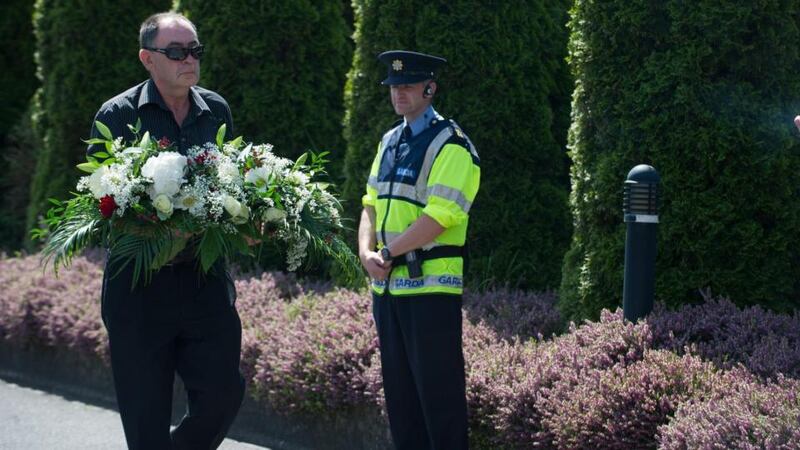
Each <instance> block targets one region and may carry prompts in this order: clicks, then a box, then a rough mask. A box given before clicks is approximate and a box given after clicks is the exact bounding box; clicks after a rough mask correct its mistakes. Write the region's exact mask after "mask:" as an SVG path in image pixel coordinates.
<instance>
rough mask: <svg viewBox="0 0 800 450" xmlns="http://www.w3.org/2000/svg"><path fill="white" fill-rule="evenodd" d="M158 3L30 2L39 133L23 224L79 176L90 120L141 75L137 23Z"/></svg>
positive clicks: (163, 5)
mask: <svg viewBox="0 0 800 450" xmlns="http://www.w3.org/2000/svg"><path fill="white" fill-rule="evenodd" d="M168 8H169V2H168V1H166V0H137V1H131V0H124V1H120V0H96V1H92V2H88V1H80V2H76V1H67V0H38V1H37V2H36V5H35V7H34V32H35V34H36V51H37V56H36V63H37V71H38V72H37V73H38V76H39V77H40V81H41V88H40V90H41V92H40V94H39V95H38V101H37V102H36V104H35V105H34V109H35V110H34V113H33V117H34V127H35V128H36V130H37V134H38V135H40V136H41V137H42V138H43V145H42V148H41V150H40V151H39V152H38V157H37V161H36V172H35V174H34V177H33V182H32V185H31V199H30V204H29V205H28V226H29V227H30V226H33V225H35V224H36V220H37V217H38V215H39V214H41V213H43V212H44V211H45V209H46V208H47V198H49V197H59V198H64V197H66V196H67V195H68V192H69V190H70V189H74V188H75V182H76V181H77V179H78V176H79V175H80V174H79V172H78V171H77V170H76V169H75V167H74V166H75V164H77V163H78V162H80V161H82V160H84V155H85V152H86V146H85V145H84V144H83V143H82V142H81V139H86V138H88V137H89V129H90V126H91V124H92V119H93V117H94V115H95V113H96V112H97V110H98V108H100V105H101V104H102V103H103V102H104V101H105V100H107V99H109V98H110V97H112V96H114V95H116V94H118V93H120V92H122V91H124V90H125V89H128V88H129V87H131V86H133V85H134V84H135V83H137V82H140V81H142V80H144V79H146V78H147V77H148V74H147V72H146V71H145V69H144V68H143V67H142V65H141V63H140V62H139V59H138V56H137V52H138V47H139V44H138V36H139V34H138V33H139V25H140V24H141V23H142V21H143V20H144V19H145V18H147V16H149V15H150V14H153V13H155V12H158V11H162V10H165V9H168Z"/></svg>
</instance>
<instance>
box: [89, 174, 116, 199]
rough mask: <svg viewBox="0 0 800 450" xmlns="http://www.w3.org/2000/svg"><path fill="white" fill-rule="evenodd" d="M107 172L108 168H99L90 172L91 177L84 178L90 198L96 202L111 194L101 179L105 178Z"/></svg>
mask: <svg viewBox="0 0 800 450" xmlns="http://www.w3.org/2000/svg"><path fill="white" fill-rule="evenodd" d="M109 171H110V169H109V168H108V166H100V168H98V169H97V170H95V171H94V172H92V174H91V175H89V176H88V177H84V178H85V179H86V180H87V182H86V184H88V186H89V191H90V192H91V193H92V196H94V198H96V199H98V200H99V199H101V198H103V197H105V196H106V195H109V194H110V193H111V192H110V190H109V189H107V186H105V185H104V183H103V177H104V176H106V175H107V174H108V173H109Z"/></svg>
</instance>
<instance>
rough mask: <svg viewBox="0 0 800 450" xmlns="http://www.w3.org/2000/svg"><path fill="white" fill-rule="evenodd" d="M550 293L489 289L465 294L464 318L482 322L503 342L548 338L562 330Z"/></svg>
mask: <svg viewBox="0 0 800 450" xmlns="http://www.w3.org/2000/svg"><path fill="white" fill-rule="evenodd" d="M556 301H557V297H556V294H555V293H554V292H543V293H537V292H526V291H522V290H511V289H493V290H489V291H483V292H469V291H467V292H465V294H464V310H465V312H466V315H465V317H466V318H467V319H469V320H470V321H471V322H483V323H485V324H486V325H487V326H489V327H490V328H492V329H493V330H494V331H496V332H497V334H498V336H500V337H501V338H503V339H506V340H513V339H514V338H520V339H522V340H526V339H530V338H539V339H542V338H545V337H551V336H552V335H554V334H556V333H558V332H559V331H561V330H562V328H563V321H562V319H561V315H560V314H559V312H558V309H556V307H555V305H556Z"/></svg>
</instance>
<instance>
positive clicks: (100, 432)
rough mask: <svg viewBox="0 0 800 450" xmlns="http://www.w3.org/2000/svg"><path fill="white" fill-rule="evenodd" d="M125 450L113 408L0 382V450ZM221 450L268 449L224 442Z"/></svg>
mask: <svg viewBox="0 0 800 450" xmlns="http://www.w3.org/2000/svg"><path fill="white" fill-rule="evenodd" d="M53 449H58V450H94V449H97V450H126V446H125V436H124V435H123V433H122V423H121V422H120V419H119V415H118V414H117V412H116V411H114V410H112V409H106V408H101V407H98V406H94V405H90V404H87V403H83V402H81V401H77V400H72V399H68V398H65V397H62V396H60V395H56V394H51V393H47V392H44V391H40V390H36V389H32V388H28V387H23V386H19V385H17V384H14V383H12V382H9V381H6V380H3V379H0V450H53ZM220 449H221V450H269V449H267V448H266V447H258V446H255V445H251V444H246V443H242V442H237V441H234V440H231V439H226V440H225V442H223V444H222V446H221V447H220Z"/></svg>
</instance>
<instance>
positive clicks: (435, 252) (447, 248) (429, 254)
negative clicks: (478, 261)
mask: <svg viewBox="0 0 800 450" xmlns="http://www.w3.org/2000/svg"><path fill="white" fill-rule="evenodd" d="M417 252H419V254H418V255H417V258H418V259H419V260H420V262H422V261H428V260H431V259H439V258H454V257H457V256H460V257H462V258H463V257H464V247H462V246H460V245H441V246H439V247H433V248H432V249H430V250H417ZM405 265H406V255H405V253H404V254H402V255H399V256H393V257H392V267H398V266H405Z"/></svg>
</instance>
